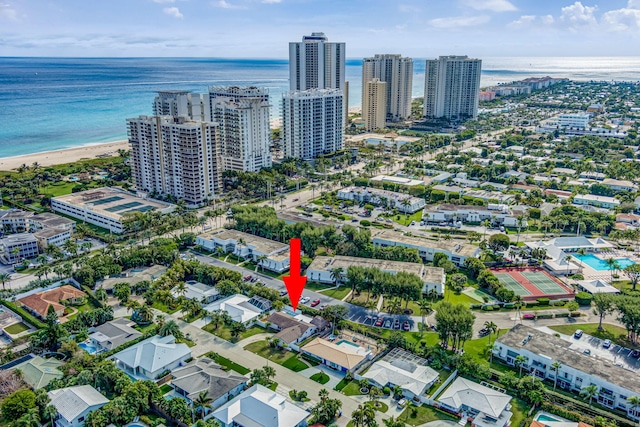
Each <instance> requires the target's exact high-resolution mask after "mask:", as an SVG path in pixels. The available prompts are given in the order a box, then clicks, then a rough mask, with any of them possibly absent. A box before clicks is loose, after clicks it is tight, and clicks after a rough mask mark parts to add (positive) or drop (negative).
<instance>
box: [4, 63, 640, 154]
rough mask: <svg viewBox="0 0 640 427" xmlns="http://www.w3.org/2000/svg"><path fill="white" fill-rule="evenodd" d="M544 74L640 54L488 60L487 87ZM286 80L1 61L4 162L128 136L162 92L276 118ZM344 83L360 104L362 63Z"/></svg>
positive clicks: (589, 69) (228, 66)
mask: <svg viewBox="0 0 640 427" xmlns="http://www.w3.org/2000/svg"><path fill="white" fill-rule="evenodd" d="M545 75H549V76H552V77H567V78H570V79H574V80H585V81H588V80H607V81H609V80H616V81H621V80H625V81H639V80H640V57H610V58H603V57H592V58H586V57H575V58H541V57H535V58H524V57H522V58H506V57H503V58H483V70H482V85H483V86H488V85H493V84H497V83H501V82H511V81H513V80H520V79H523V78H526V77H533V76H545ZM288 76H289V73H288V61H287V60H286V59H282V60H281V59H208V58H0V157H9V156H17V155H22V154H31V153H38V152H43V151H50V150H58V149H63V148H72V147H78V146H82V145H88V144H91V143H94V144H95V143H103V142H111V141H118V140H123V139H126V126H125V119H126V118H129V117H137V116H138V115H141V114H147V115H148V114H151V112H152V111H151V108H152V107H151V106H152V101H153V98H154V96H155V92H156V91H158V90H166V89H179V90H189V91H193V92H198V93H205V92H207V89H208V87H209V86H217V85H255V86H261V87H266V88H268V89H269V93H270V96H271V103H272V112H271V114H272V116H273V117H279V116H280V107H279V100H280V99H281V96H282V93H283V92H285V91H286V90H288V86H289V84H288ZM346 78H347V80H348V81H349V106H358V105H360V97H361V61H360V60H359V59H351V60H348V61H347V66H346ZM423 85H424V60H421V59H414V77H413V96H422V93H423Z"/></svg>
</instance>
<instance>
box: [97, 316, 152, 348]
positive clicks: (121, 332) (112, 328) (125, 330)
mask: <svg viewBox="0 0 640 427" xmlns="http://www.w3.org/2000/svg"><path fill="white" fill-rule="evenodd" d="M134 324H135V322H134V321H132V320H129V319H127V318H124V317H123V318H120V319H116V320H112V321H110V322H107V323H104V324H102V325H100V326H96V327H94V328H93V331H94V332H93V333H92V334H91V335H89V338H91V339H92V340H94V341H96V342H98V343H100V345H101V346H102V347H104V348H107V349H109V350H111V349H114V348H117V347H119V346H120V345H122V344H124V343H127V342H129V341H133V340H135V339H137V338H139V337H141V336H142V334H141V333H140V332H139V331H137V330H135V329H133V328H132V325H134Z"/></svg>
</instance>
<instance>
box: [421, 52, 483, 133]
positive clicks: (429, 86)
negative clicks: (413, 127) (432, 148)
mask: <svg viewBox="0 0 640 427" xmlns="http://www.w3.org/2000/svg"><path fill="white" fill-rule="evenodd" d="M481 70H482V60H480V59H473V58H469V57H468V56H441V57H440V58H438V59H428V60H427V64H426V69H425V84H424V115H425V117H427V118H439V117H443V118H447V119H453V120H464V119H468V118H475V117H476V116H477V115H478V93H479V91H480V72H481Z"/></svg>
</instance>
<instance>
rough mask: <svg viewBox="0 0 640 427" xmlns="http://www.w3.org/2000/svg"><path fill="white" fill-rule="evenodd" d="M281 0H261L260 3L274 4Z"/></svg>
mask: <svg viewBox="0 0 640 427" xmlns="http://www.w3.org/2000/svg"><path fill="white" fill-rule="evenodd" d="M281 2H282V0H262V3H265V4H276V3H281Z"/></svg>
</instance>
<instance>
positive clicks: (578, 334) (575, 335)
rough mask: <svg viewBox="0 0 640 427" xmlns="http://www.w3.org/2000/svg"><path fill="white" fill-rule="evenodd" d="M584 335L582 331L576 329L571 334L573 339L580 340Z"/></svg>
mask: <svg viewBox="0 0 640 427" xmlns="http://www.w3.org/2000/svg"><path fill="white" fill-rule="evenodd" d="M583 333H584V331H583V330H582V329H577V330H576V331H575V332H574V333H573V337H574V338H577V339H580V338H581V337H582V334H583Z"/></svg>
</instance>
